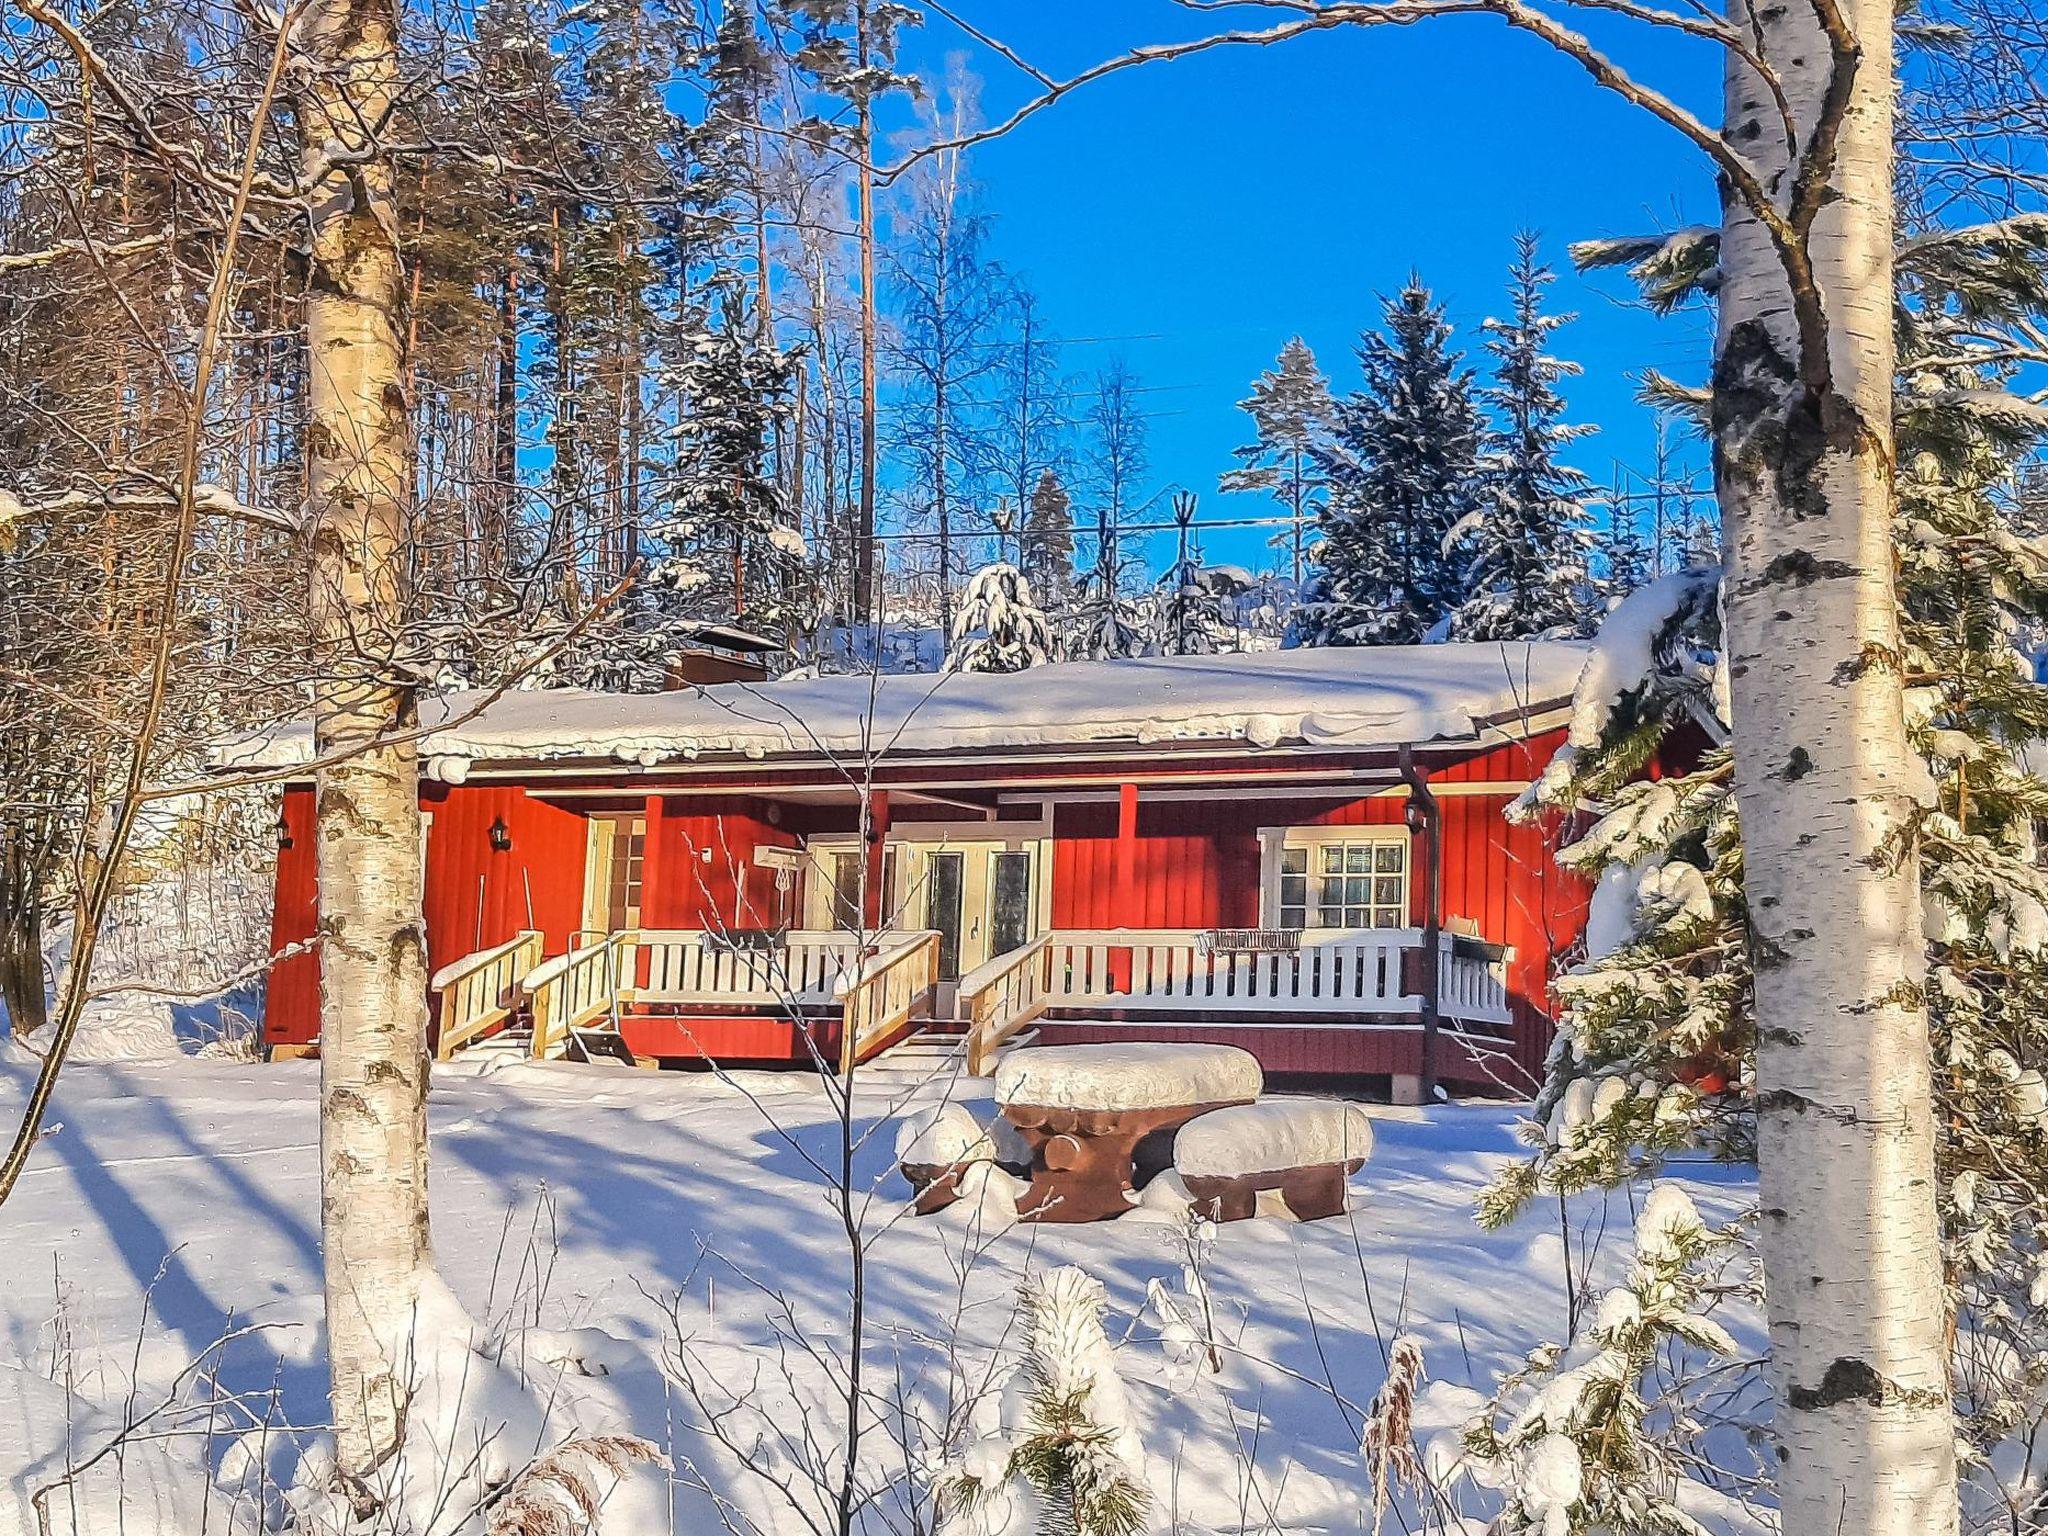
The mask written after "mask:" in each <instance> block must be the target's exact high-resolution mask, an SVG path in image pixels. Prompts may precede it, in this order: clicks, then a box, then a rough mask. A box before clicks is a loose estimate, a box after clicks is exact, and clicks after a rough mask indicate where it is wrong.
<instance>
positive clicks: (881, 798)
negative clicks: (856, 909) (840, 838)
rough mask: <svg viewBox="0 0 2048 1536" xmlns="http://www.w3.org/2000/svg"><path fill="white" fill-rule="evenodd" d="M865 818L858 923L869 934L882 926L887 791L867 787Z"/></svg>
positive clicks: (887, 822) (887, 835)
mask: <svg viewBox="0 0 2048 1536" xmlns="http://www.w3.org/2000/svg"><path fill="white" fill-rule="evenodd" d="M866 821H867V825H866V826H865V827H863V828H862V833H863V835H864V837H865V839H866V841H865V843H864V845H863V847H862V849H861V852H862V854H863V855H864V856H865V859H866V863H865V864H864V865H863V866H862V871H863V872H862V876H861V882H860V925H861V927H862V928H864V929H866V930H867V932H868V933H869V934H875V933H879V932H880V931H881V928H882V916H883V913H882V897H883V896H884V894H886V893H885V892H884V891H883V890H882V876H883V873H884V872H885V871H886V870H887V868H888V866H887V865H886V864H885V863H883V859H882V856H883V853H884V852H885V850H886V849H887V847H888V842H889V791H887V790H886V789H870V790H869V791H868V807H867V817H866Z"/></svg>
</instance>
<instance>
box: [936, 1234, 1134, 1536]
mask: <svg viewBox="0 0 2048 1536" xmlns="http://www.w3.org/2000/svg"><path fill="white" fill-rule="evenodd" d="M1018 1297H1019V1300H1020V1303H1021V1306H1022V1312H1023V1318H1024V1360H1023V1363H1022V1365H1021V1366H1020V1367H1019V1368H1018V1370H1017V1371H1016V1373H1015V1374H1014V1375H1013V1376H1011V1377H1010V1378H1009V1380H1008V1382H1007V1383H1006V1384H1005V1386H1004V1388H1003V1390H1002V1391H1001V1392H1000V1393H999V1394H995V1395H991V1396H987V1397H984V1398H983V1399H982V1400H981V1401H980V1402H979V1403H978V1404H977V1405H976V1409H975V1413H974V1419H973V1428H974V1430H975V1438H974V1439H973V1440H972V1441H971V1442H970V1443H969V1444H968V1446H967V1447H966V1449H965V1451H964V1452H963V1454H962V1455H961V1457H960V1459H959V1461H958V1463H957V1465H956V1466H955V1467H954V1468H953V1470H952V1472H951V1475H950V1476H949V1477H948V1478H947V1479H946V1481H945V1483H944V1484H943V1486H942V1489H941V1499H942V1504H943V1507H944V1509H945V1511H946V1519H947V1526H946V1528H947V1529H948V1530H950V1531H953V1532H957V1533H961V1536H966V1533H986V1536H995V1533H1010V1532H1020V1531H1023V1530H1027V1529H1028V1530H1035V1531H1036V1532H1038V1533H1039V1536H1133V1533H1135V1532H1137V1531H1139V1530H1141V1529H1142V1528H1143V1527H1144V1523H1145V1517H1146V1513H1147V1511H1148V1510H1149V1509H1150V1507H1151V1493H1150V1490H1149V1488H1148V1487H1147V1485H1146V1481H1145V1460H1144V1450H1143V1447H1142V1446H1140V1444H1139V1443H1138V1436H1137V1433H1136V1431H1135V1430H1134V1429H1133V1428H1132V1427H1131V1422H1130V1408H1129V1404H1128V1403H1127V1401H1126V1399H1125V1396H1124V1385H1123V1381H1122V1378H1121V1377H1119V1376H1118V1374H1117V1366H1116V1352H1115V1351H1114V1350H1113V1349H1112V1348H1111V1347H1110V1343H1109V1336H1108V1335H1107V1334H1105V1333H1104V1332H1103V1329H1102V1309H1103V1305H1104V1300H1105V1297H1104V1293H1103V1289H1102V1284H1101V1282H1100V1281H1098V1280H1096V1279H1095V1278H1094V1277H1093V1276H1091V1275H1089V1274H1087V1273H1086V1272H1085V1271H1083V1270H1080V1269H1076V1268H1074V1267H1073V1266H1071V1265H1069V1266H1066V1267H1063V1268H1060V1269H1055V1270H1051V1271H1048V1272H1045V1273H1041V1274H1036V1275H1033V1276H1031V1277H1030V1278H1029V1279H1027V1280H1026V1281H1025V1282H1024V1284H1023V1285H1022V1286H1020V1287H1019V1288H1018Z"/></svg>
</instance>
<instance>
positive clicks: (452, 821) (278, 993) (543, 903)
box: [263, 784, 588, 1045]
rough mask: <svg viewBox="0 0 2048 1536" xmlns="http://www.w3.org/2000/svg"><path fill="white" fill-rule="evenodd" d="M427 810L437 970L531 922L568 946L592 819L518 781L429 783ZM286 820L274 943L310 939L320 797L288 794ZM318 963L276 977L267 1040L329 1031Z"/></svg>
mask: <svg viewBox="0 0 2048 1536" xmlns="http://www.w3.org/2000/svg"><path fill="white" fill-rule="evenodd" d="M420 809H421V810H422V811H423V812H424V813H426V814H427V815H428V816H430V817H431V818H432V821H431V823H430V825H429V827H428V831H427V871H426V875H427V881H426V886H427V888H426V901H425V912H426V922H427V964H428V966H429V968H430V969H433V970H438V969H440V968H441V967H442V966H444V965H446V964H448V962H449V961H451V960H459V959H460V958H461V957H462V956H464V955H467V954H470V953H472V952H474V951H476V950H478V949H483V948H488V947H489V946H491V945H493V944H501V943H503V942H504V941H505V940H507V939H509V938H511V937H512V936H513V935H514V934H516V933H518V932H519V931H520V930H521V929H523V928H525V927H527V926H528V923H529V919H530V921H531V925H532V926H533V927H535V928H538V929H540V930H541V931H542V932H543V933H544V934H545V935H546V936H547V948H548V952H549V953H550V954H559V953H560V952H561V951H562V950H563V949H565V948H567V946H568V943H569V935H570V934H571V932H572V931H573V930H574V929H575V928H576V927H577V926H578V925H579V924H580V923H581V922H582V921H583V851H584V845H585V840H586V830H587V827H588V823H587V822H586V821H585V819H584V818H583V817H582V816H580V815H578V814H577V813H576V812H574V811H567V810H563V809H562V808H561V807H559V806H554V805H548V804H546V803H544V802H542V801H539V800H535V799H533V798H531V797H530V796H528V795H527V793H526V791H525V790H523V789H520V788H517V787H516V786H510V785H496V784H488V785H467V784H464V785H454V786H449V785H443V784H434V785H427V786H424V787H423V788H422V790H421V793H420ZM499 818H503V820H504V822H505V828H506V831H507V832H509V833H510V834H511V837H512V846H511V847H510V848H508V849H506V850H505V851H504V852H502V853H501V852H498V851H496V850H494V849H493V848H492V847H491V837H490V828H491V823H492V822H493V821H495V820H498V819H499ZM285 822H286V826H287V828H288V829H289V830H290V832H291V838H292V846H291V847H290V848H287V849H283V850H281V852H280V856H279V859H278V884H277V902H276V909H275V913H274V915H273V917H272V923H271V927H272V944H273V947H275V946H277V945H279V944H284V943H290V942H292V941H294V940H295V939H300V938H306V937H310V936H311V934H312V933H313V931H314V925H315V922H316V916H315V914H316V910H317V906H318V899H319V898H318V893H317V890H316V881H315V872H314V859H313V792H312V791H311V790H310V789H293V790H288V791H287V792H286V794H285ZM319 987H320V973H319V962H318V957H317V956H314V955H305V956H295V957H293V958H292V959H290V960H287V961H285V962H284V963H283V964H281V965H279V966H278V967H276V969H275V970H273V972H272V973H271V978H270V984H269V987H268V989H267V991H266V996H265V1003H264V1010H263V1032H264V1038H265V1040H266V1041H268V1042H269V1043H270V1044H273V1045H304V1044H307V1043H310V1042H311V1041H312V1040H314V1039H315V1038H317V1036H318V1035H319V1032H320V994H319Z"/></svg>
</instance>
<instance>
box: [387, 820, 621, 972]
mask: <svg viewBox="0 0 2048 1536" xmlns="http://www.w3.org/2000/svg"><path fill="white" fill-rule="evenodd" d="M420 809H421V810H423V811H425V812H426V813H427V814H429V815H430V816H432V817H433V823H432V825H431V827H430V828H429V830H428V833H427V956H428V958H429V960H430V961H431V962H432V964H433V966H434V968H435V969H437V970H438V969H439V968H440V967H442V966H444V965H446V964H448V962H449V961H451V960H460V959H461V958H462V957H463V956H464V955H468V954H474V953H475V952H476V951H477V950H479V949H488V948H489V947H490V946H491V945H493V944H502V943H504V942H505V940H507V939H509V938H511V937H512V936H513V935H514V934H516V933H518V932H519V931H520V930H521V929H522V928H527V927H533V928H538V929H540V930H541V932H543V933H544V934H546V935H547V950H548V953H549V954H551V955H552V954H560V953H561V952H562V951H563V950H565V949H567V948H568V947H569V936H570V934H571V933H573V932H574V931H575V930H576V929H577V928H579V927H581V926H582V923H583V856H584V852H585V849H586V847H587V845H588V840H589V835H590V823H589V821H588V819H587V818H585V817H584V816H582V815H579V814H578V813H577V812H575V811H570V810H565V809H563V808H562V807H561V806H559V805H549V804H547V803H546V802H545V801H541V800H535V799H533V798H531V797H530V796H528V795H527V793H526V791H525V790H523V789H520V788H518V787H517V786H514V785H501V784H459V785H455V786H453V787H451V786H448V785H445V784H435V785H429V786H426V787H425V788H423V789H422V791H421V793H420ZM501 817H502V818H503V819H504V822H505V828H506V830H507V831H508V832H509V833H511V835H512V846H511V847H510V848H508V849H506V850H505V851H504V852H503V853H499V852H497V851H495V850H494V849H493V848H492V847H491V823H492V822H493V821H495V820H497V819H499V818H501ZM529 916H530V917H531V919H532V920H531V922H529V921H528V918H529Z"/></svg>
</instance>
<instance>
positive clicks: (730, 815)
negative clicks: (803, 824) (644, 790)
mask: <svg viewBox="0 0 2048 1536" xmlns="http://www.w3.org/2000/svg"><path fill="white" fill-rule="evenodd" d="M647 834H648V850H647V864H646V867H645V869H646V879H647V885H646V890H645V892H644V894H643V895H642V898H641V913H642V917H643V919H644V920H645V922H646V923H647V926H649V927H650V928H710V929H730V928H772V927H774V926H776V925H777V924H778V923H779V922H782V921H785V920H786V919H787V918H788V917H789V916H792V915H793V913H791V912H790V911H789V910H788V901H789V900H790V899H791V898H793V897H794V895H795V886H794V883H792V885H791V887H790V890H789V892H788V893H787V895H785V893H784V892H782V891H780V890H779V889H778V888H777V886H776V883H775V873H774V871H773V870H767V869H763V868H761V866H760V864H759V862H758V861H757V860H756V859H755V857H754V850H755V849H756V848H757V847H763V846H766V847H773V848H794V847H796V846H797V837H796V834H795V833H794V832H792V831H790V830H789V829H788V828H786V827H780V826H776V825H774V824H773V823H771V822H770V821H769V820H768V814H767V806H766V804H765V803H764V802H762V801H761V800H758V799H755V798H753V797H751V796H745V795H730V796H719V797H716V798H712V799H699V798H694V797H693V798H687V799H686V798H683V797H681V796H676V797H673V798H671V799H668V800H666V801H664V802H663V804H662V810H661V816H660V819H659V821H658V822H657V821H655V820H652V819H650V820H649V822H648V827H647Z"/></svg>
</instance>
